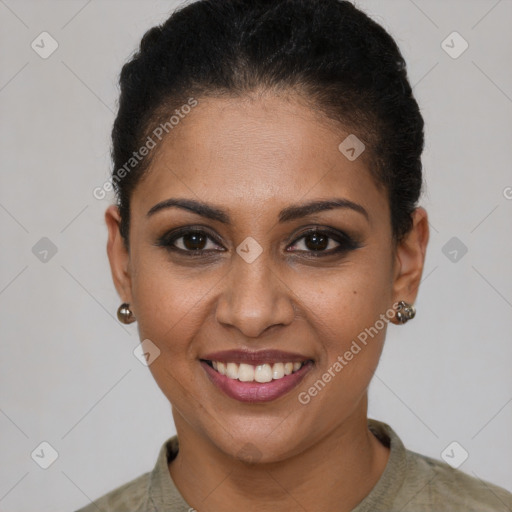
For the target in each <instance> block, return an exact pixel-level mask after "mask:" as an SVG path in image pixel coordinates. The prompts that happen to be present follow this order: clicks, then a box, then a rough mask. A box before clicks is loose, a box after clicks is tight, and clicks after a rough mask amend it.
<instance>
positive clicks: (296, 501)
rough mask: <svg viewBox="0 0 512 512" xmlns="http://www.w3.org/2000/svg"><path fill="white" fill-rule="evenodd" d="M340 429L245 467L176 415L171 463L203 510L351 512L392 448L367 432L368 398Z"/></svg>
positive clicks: (189, 495)
mask: <svg viewBox="0 0 512 512" xmlns="http://www.w3.org/2000/svg"><path fill="white" fill-rule="evenodd" d="M364 402H365V403H364V404H363V405H364V407H361V408H359V409H358V410H357V411H356V412H355V413H354V414H353V415H351V416H350V417H348V418H347V419H346V421H344V422H343V423H342V424H341V425H339V426H338V427H337V428H335V429H334V430H333V431H331V432H330V433H328V434H327V435H326V436H324V437H323V438H322V439H321V440H320V441H319V442H317V443H315V444H313V445H312V446H309V447H307V448H306V449H305V450H303V451H302V452H301V453H300V454H299V455H297V456H295V457H292V458H288V459H286V460H283V461H279V462H275V463H266V464H250V465H249V464H246V463H243V462H240V461H238V460H236V459H234V458H233V457H230V456H228V455H226V454H225V453H223V452H221V451H220V450H218V449H217V448H216V447H215V446H214V445H212V443H211V442H210V441H209V440H207V439H205V438H204V437H203V436H202V435H200V434H198V433H197V432H195V431H192V430H191V429H190V426H189V425H188V424H187V423H186V422H185V420H184V419H183V418H181V417H180V416H179V415H177V416H176V415H175V423H176V429H177V432H178V439H179V442H180V448H179V453H178V455H177V457H176V459H175V460H174V461H173V462H172V463H171V464H170V465H169V471H170V474H171V477H172V479H173V481H174V483H175V485H176V487H177V488H178V489H179V491H180V493H181V495H182V496H183V497H184V499H185V500H186V501H187V503H188V504H189V505H191V506H193V507H194V508H196V509H197V510H200V511H201V512H232V511H233V512H235V511H236V512H239V511H240V510H258V511H262V512H265V511H272V512H274V511H275V510H279V511H282V512H288V511H290V512H291V511H296V510H337V511H339V512H350V511H351V510H353V508H354V507H355V506H356V505H357V504H358V503H360V502H361V501H362V500H363V499H364V498H365V497H366V496H367V495H368V494H369V492H370V491H371V489H372V488H373V487H374V486H375V484H376V483H377V481H378V480H379V478H380V476H381V475H382V473H383V471H384V469H385V466H386V464H387V461H388V458H389V449H388V448H386V447H385V446H383V445H382V444H381V443H380V442H379V441H378V440H377V439H376V438H375V436H374V435H373V434H372V433H371V432H370V431H369V430H368V427H367V417H366V397H365V399H364Z"/></svg>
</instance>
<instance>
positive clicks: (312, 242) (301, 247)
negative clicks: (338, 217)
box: [289, 229, 361, 256]
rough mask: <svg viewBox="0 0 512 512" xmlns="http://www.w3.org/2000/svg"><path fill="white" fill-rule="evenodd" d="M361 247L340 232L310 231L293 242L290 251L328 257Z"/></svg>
mask: <svg viewBox="0 0 512 512" xmlns="http://www.w3.org/2000/svg"><path fill="white" fill-rule="evenodd" d="M360 247H361V245H360V244H359V243H358V242H357V241H356V240H353V239H352V238H351V237H350V236H348V235H347V234H345V233H343V232H341V231H335V232H332V231H330V230H329V231H327V230H320V229H312V230H310V231H308V232H306V233H302V235H301V236H300V237H299V238H297V239H296V240H295V242H293V244H292V246H291V249H289V250H292V252H293V251H297V252H303V253H305V254H309V255H311V256H324V255H325V256H328V255H330V254H335V253H343V252H348V251H351V250H354V249H358V248H360Z"/></svg>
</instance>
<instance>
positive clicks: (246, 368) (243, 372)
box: [238, 363, 254, 382]
mask: <svg viewBox="0 0 512 512" xmlns="http://www.w3.org/2000/svg"><path fill="white" fill-rule="evenodd" d="M238 380H240V381H242V382H252V381H254V366H251V365H250V364H244V363H242V364H241V365H240V366H239V368H238Z"/></svg>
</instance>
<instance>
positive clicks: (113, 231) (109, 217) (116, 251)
mask: <svg viewBox="0 0 512 512" xmlns="http://www.w3.org/2000/svg"><path fill="white" fill-rule="evenodd" d="M105 223H106V224H107V228H108V242H107V254H108V259H109V262H110V270H111V272H112V280H113V281H114V285H115V287H116V290H117V293H118V294H119V296H120V297H121V301H122V302H128V303H131V301H132V293H131V274H130V254H129V252H128V251H127V249H126V248H125V245H124V240H123V238H122V236H121V232H120V229H119V226H120V223H121V215H120V214H119V208H118V207H117V206H115V205H111V206H109V207H108V208H107V210H106V211H105Z"/></svg>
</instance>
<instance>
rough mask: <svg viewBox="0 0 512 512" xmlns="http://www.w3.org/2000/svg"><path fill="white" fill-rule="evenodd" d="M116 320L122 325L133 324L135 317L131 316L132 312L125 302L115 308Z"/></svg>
mask: <svg viewBox="0 0 512 512" xmlns="http://www.w3.org/2000/svg"><path fill="white" fill-rule="evenodd" d="M117 319H118V320H119V321H120V322H121V323H123V324H131V323H133V322H135V320H136V319H135V316H133V311H132V310H131V309H130V304H128V303H127V302H123V303H122V304H121V305H120V306H119V307H118V308H117Z"/></svg>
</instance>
